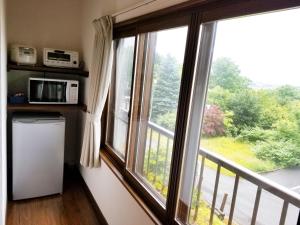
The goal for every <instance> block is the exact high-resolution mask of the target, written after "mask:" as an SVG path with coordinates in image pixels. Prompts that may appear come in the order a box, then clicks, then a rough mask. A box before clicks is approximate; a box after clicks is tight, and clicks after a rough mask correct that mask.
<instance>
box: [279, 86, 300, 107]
mask: <svg viewBox="0 0 300 225" xmlns="http://www.w3.org/2000/svg"><path fill="white" fill-rule="evenodd" d="M275 94H276V96H277V99H278V102H279V103H280V104H281V105H285V104H287V103H289V102H291V101H294V100H299V99H300V89H299V88H297V87H293V86H290V85H284V86H281V87H279V88H277V89H276V90H275Z"/></svg>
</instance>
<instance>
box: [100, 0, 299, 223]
mask: <svg viewBox="0 0 300 225" xmlns="http://www.w3.org/2000/svg"><path fill="white" fill-rule="evenodd" d="M200 2H201V3H199V4H198V3H189V2H187V3H186V4H191V5H189V7H186V5H183V6H182V9H183V10H179V12H178V11H176V9H178V8H177V7H175V8H171V9H168V10H171V12H170V13H166V15H164V14H163V12H161V11H160V12H159V13H158V14H156V13H153V14H151V15H149V17H148V16H146V17H142V18H138V19H133V20H132V21H127V22H125V23H120V24H117V25H116V26H115V27H114V38H115V40H114V52H115V54H114V71H113V76H112V83H111V88H110V92H109V99H108V120H107V129H106V149H105V150H106V151H104V152H105V154H108V155H109V156H111V157H107V158H109V159H111V160H112V162H114V163H115V164H116V165H117V168H118V169H119V170H120V172H121V174H122V175H123V177H124V180H125V181H127V182H128V184H129V185H130V186H131V187H132V188H133V190H134V191H135V192H136V193H137V194H138V195H139V196H140V197H141V198H142V199H143V200H144V202H145V203H146V204H147V205H148V206H149V208H150V209H151V210H152V211H153V213H154V214H155V215H156V216H157V217H158V218H159V220H160V221H161V222H162V224H176V225H179V224H186V225H187V224H195V225H199V224H201V225H202V224H209V225H212V224H217V225H223V224H230V225H237V224H255V223H257V224H258V223H259V224H268V225H272V224H281V225H283V224H291V225H295V224H297V218H298V223H299V219H300V218H299V216H298V215H299V208H300V193H299V191H300V189H299V185H300V183H299V179H298V177H297V175H299V174H298V173H299V166H300V154H299V146H300V145H299V140H300V136H299V133H300V128H299V126H300V125H299V114H300V107H299V106H300V90H299V87H300V83H299V78H298V75H297V74H299V72H300V71H299V66H297V65H298V61H299V57H298V56H299V52H300V45H299V41H298V40H299V39H300V33H299V32H298V29H296V28H297V27H298V26H299V21H300V18H299V15H300V13H299V9H295V8H293V9H292V10H287V11H283V12H281V11H277V10H278V9H283V8H291V7H295V6H299V5H300V3H296V1H284V0H278V1H276V3H274V1H272V0H265V1H263V3H262V2H260V1H252V0H249V1H230V2H228V3H227V2H224V1H220V2H219V1H205V2H203V1H200ZM179 8H180V7H179ZM242 9H243V10H242ZM244 9H247V10H244ZM273 10H276V11H275V12H274V13H267V14H266V13H265V14H258V15H254V14H255V13H262V12H269V11H273ZM155 15H160V17H159V18H158V17H156V16H155ZM240 16H242V17H240ZM283 40H284V41H283ZM275 83H277V84H276V85H275ZM111 150H112V151H111ZM116 156H117V157H116ZM120 159H121V160H120ZM290 167H292V168H290ZM272 171H274V172H272ZM291 171H292V172H291ZM266 172H269V173H268V174H267V173H266ZM280 173H282V174H284V176H283V177H284V179H281V181H282V182H281V183H280V182H279V183H280V184H277V183H274V181H275V182H277V181H276V179H277V178H278V177H281V178H282V176H280V175H278V174H280ZM287 174H288V175H287ZM293 174H294V175H293ZM295 174H296V176H295ZM285 175H286V176H285ZM288 176H291V177H290V179H287V177H288ZM272 179H273V181H272Z"/></svg>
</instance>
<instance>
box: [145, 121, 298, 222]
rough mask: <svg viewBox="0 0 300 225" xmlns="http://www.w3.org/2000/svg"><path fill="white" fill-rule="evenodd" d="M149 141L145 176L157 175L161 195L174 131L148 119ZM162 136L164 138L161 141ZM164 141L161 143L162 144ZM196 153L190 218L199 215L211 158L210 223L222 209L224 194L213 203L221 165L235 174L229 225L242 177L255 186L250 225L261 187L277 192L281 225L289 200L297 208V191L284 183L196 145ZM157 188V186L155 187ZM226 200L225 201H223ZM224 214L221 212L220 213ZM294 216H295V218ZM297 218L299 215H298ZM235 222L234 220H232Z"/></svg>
mask: <svg viewBox="0 0 300 225" xmlns="http://www.w3.org/2000/svg"><path fill="white" fill-rule="evenodd" d="M148 135H149V136H148V137H149V138H148V142H147V149H146V155H145V164H144V175H145V176H146V177H147V176H149V174H151V180H149V179H148V181H149V182H150V183H151V184H153V185H155V183H156V182H158V179H159V181H160V183H161V190H159V189H158V191H159V192H160V193H161V194H162V195H163V194H164V193H163V190H164V189H165V188H166V187H167V182H168V176H169V174H168V173H169V169H168V168H169V166H170V160H171V155H170V151H171V149H172V144H171V142H172V143H173V138H174V134H173V133H172V132H170V131H169V130H167V129H164V128H163V127H161V126H159V125H157V124H154V123H153V122H149V123H148ZM162 140H163V141H162ZM162 145H164V146H162ZM198 154H199V157H198V160H199V161H200V162H201V163H200V162H199V163H198V164H199V165H200V172H199V174H197V178H195V181H196V180H197V181H198V182H197V185H196V188H195V190H194V192H195V193H196V197H195V199H196V204H195V205H194V210H193V215H192V216H191V215H190V218H191V220H193V222H195V221H196V220H197V217H198V215H199V214H198V211H199V210H201V209H200V208H199V207H200V206H199V205H200V201H201V200H200V194H201V191H202V185H203V184H202V183H203V182H202V181H203V174H204V171H205V169H206V166H205V162H206V161H211V162H213V163H215V164H216V167H217V168H216V176H215V178H214V188H213V193H212V201H211V203H208V205H209V206H210V216H209V224H210V225H211V224H213V220H214V216H215V215H216V214H217V215H220V214H222V213H223V210H224V205H225V202H226V198H227V196H225V198H223V201H222V204H221V208H220V209H217V207H216V200H217V195H218V187H219V182H220V174H221V169H222V168H224V169H226V170H229V171H230V172H231V173H232V174H233V176H234V186H233V192H232V198H231V204H230V210H229V213H228V214H229V215H227V220H226V221H227V224H229V225H231V224H234V222H233V217H234V211H235V209H236V199H237V195H238V189H239V184H240V181H241V179H244V180H246V181H249V182H250V183H251V184H253V185H255V187H256V196H255V201H254V206H253V210H252V215H251V225H254V224H256V220H257V215H258V212H259V205H260V201H261V195H262V191H267V192H269V193H271V194H272V195H274V196H277V197H278V198H279V199H281V200H282V201H283V204H282V208H281V212H280V219H279V221H278V224H279V225H284V224H285V221H286V216H287V212H288V207H289V205H290V204H292V205H294V206H295V207H297V208H298V210H299V208H300V195H299V194H297V193H296V192H293V191H291V190H289V189H288V188H286V187H283V186H281V185H279V184H277V183H275V182H273V181H271V180H269V179H267V178H265V177H263V176H261V175H259V174H257V173H255V172H252V171H250V170H249V169H246V168H244V167H242V166H240V165H238V164H237V163H235V162H232V161H230V160H227V159H225V158H224V157H222V156H220V155H218V154H216V153H213V152H211V151H208V150H206V149H203V148H201V149H199V152H198ZM156 189H157V188H156ZM224 200H225V202H224ZM223 216H224V215H223ZM295 220H296V218H295ZM298 222H299V218H298ZM235 224H236V223H235Z"/></svg>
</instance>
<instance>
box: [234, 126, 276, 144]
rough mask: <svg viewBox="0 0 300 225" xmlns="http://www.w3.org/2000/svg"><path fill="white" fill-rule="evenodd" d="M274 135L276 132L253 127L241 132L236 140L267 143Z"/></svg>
mask: <svg viewBox="0 0 300 225" xmlns="http://www.w3.org/2000/svg"><path fill="white" fill-rule="evenodd" d="M275 135H276V132H275V131H273V130H264V129H262V128H260V127H254V128H248V129H244V130H242V131H241V133H240V134H239V136H238V137H237V139H238V140H240V141H248V142H257V141H267V140H272V139H274V138H275Z"/></svg>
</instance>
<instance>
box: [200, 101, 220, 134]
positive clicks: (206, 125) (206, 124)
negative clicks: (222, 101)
mask: <svg viewBox="0 0 300 225" xmlns="http://www.w3.org/2000/svg"><path fill="white" fill-rule="evenodd" d="M202 134H203V135H204V136H206V137H215V136H220V135H223V134H225V129H224V113H223V112H222V111H221V110H220V108H219V107H218V106H216V105H210V106H206V108H205V113H204V118H203V127H202Z"/></svg>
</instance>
